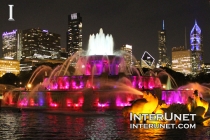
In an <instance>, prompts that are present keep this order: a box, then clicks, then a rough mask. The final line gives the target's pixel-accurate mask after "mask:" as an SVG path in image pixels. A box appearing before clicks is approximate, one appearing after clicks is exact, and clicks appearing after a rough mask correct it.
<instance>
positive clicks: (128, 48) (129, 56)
mask: <svg viewBox="0 0 210 140" xmlns="http://www.w3.org/2000/svg"><path fill="white" fill-rule="evenodd" d="M121 50H122V51H124V52H125V54H124V58H125V61H126V65H127V66H131V65H132V64H133V62H132V46H131V45H127V44H126V45H123V47H121Z"/></svg>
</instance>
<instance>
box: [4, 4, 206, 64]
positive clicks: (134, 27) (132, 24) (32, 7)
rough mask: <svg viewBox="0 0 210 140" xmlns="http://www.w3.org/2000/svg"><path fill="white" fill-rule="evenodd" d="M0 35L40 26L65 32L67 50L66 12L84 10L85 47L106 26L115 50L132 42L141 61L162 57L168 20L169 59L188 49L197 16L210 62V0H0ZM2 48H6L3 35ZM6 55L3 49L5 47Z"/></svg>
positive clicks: (135, 53)
mask: <svg viewBox="0 0 210 140" xmlns="http://www.w3.org/2000/svg"><path fill="white" fill-rule="evenodd" d="M8 4H13V5H14V7H13V17H14V19H15V21H8V18H9V7H8ZM0 11H1V12H0V16H1V26H0V32H1V34H2V33H3V32H5V31H11V30H14V29H29V28H38V27H39V28H41V29H47V30H50V31H52V32H54V33H58V34H61V47H65V48H66V31H67V30H68V15H70V14H72V13H77V12H78V13H80V14H81V17H82V18H83V34H82V36H83V46H82V48H83V49H85V50H87V45H88V39H89V35H90V34H95V33H98V31H99V29H100V28H103V30H104V33H105V34H112V36H113V38H114V43H115V44H114V48H115V50H119V49H120V47H121V46H122V45H123V44H131V45H132V46H133V55H134V56H135V57H136V58H137V59H138V60H140V58H141V56H142V54H143V53H144V51H148V52H149V53H150V54H151V55H152V56H153V57H154V58H155V59H156V63H157V60H158V31H159V30H161V28H162V20H164V21H165V29H166V36H167V37H166V43H167V44H166V46H167V55H168V56H169V58H170V59H171V49H172V48H173V47H177V46H184V44H185V27H186V31H187V45H188V46H187V48H188V49H190V31H191V29H192V28H193V26H194V21H195V19H196V21H197V23H198V25H199V27H200V28H201V30H202V36H203V50H204V61H205V62H210V58H209V56H208V53H205V52H209V51H210V47H208V46H209V44H210V28H209V25H210V24H209V23H210V6H209V2H208V1H207V0H205V1H198V0H185V1H181V0H177V1H167V0H163V1H155V2H154V1H146V0H140V1H126V0H115V1H111V0H107V1H104V0H98V1H91V2H90V1H89V2H87V1H86V2H78V1H76V0H72V1H65V0H63V1H54V0H52V1H51V2H50V3H48V1H39V0H38V1H33V0H32V1H30V2H28V1H25V0H23V1H21V2H19V3H18V2H17V1H14V0H9V1H1V7H0ZM0 41H1V47H2V38H1V39H0ZM1 54H2V50H1Z"/></svg>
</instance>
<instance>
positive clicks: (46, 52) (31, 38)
mask: <svg viewBox="0 0 210 140" xmlns="http://www.w3.org/2000/svg"><path fill="white" fill-rule="evenodd" d="M60 39H61V38H60V35H59V34H56V33H52V32H49V31H48V30H42V29H39V28H38V29H35V28H31V29H27V30H23V31H22V44H23V45H22V57H23V58H38V59H48V58H51V59H56V58H57V57H58V56H59V52H60V50H61V45H60Z"/></svg>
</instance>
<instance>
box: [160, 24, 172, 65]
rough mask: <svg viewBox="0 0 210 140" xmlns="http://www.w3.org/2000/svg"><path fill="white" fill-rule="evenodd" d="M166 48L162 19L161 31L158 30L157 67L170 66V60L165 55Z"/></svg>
mask: <svg viewBox="0 0 210 140" xmlns="http://www.w3.org/2000/svg"><path fill="white" fill-rule="evenodd" d="M166 51H167V48H166V30H165V28H164V21H163V28H162V30H161V31H158V53H159V59H158V63H157V67H160V66H162V67H170V62H169V59H168V57H167V52H166Z"/></svg>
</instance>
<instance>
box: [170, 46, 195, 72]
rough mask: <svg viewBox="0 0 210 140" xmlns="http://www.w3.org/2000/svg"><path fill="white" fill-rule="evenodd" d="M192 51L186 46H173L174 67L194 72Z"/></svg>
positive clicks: (181, 70)
mask: <svg viewBox="0 0 210 140" xmlns="http://www.w3.org/2000/svg"><path fill="white" fill-rule="evenodd" d="M191 60H192V52H191V50H189V49H186V47H184V46H183V47H182V46H180V47H173V48H172V69H173V70H174V71H177V72H181V73H184V74H191V72H192V62H191Z"/></svg>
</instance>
